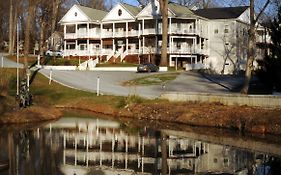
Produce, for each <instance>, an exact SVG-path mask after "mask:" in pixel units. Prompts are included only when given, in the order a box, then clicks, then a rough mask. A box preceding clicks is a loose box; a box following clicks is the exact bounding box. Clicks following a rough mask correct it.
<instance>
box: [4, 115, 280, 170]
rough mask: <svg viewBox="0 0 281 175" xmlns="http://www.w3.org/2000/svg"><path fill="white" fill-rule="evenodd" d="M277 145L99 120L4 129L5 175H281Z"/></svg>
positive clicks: (66, 119) (70, 119) (69, 118)
mask: <svg viewBox="0 0 281 175" xmlns="http://www.w3.org/2000/svg"><path fill="white" fill-rule="evenodd" d="M280 149H281V148H280V145H279V144H276V143H274V144H272V143H263V142H259V141H251V142H247V141H245V140H244V139H237V138H235V139H233V138H224V137H220V136H206V135H202V134H196V133H193V132H187V131H179V130H173V129H161V130H160V129H159V130H157V129H151V128H149V127H143V126H142V127H132V126H128V125H124V124H122V123H121V122H117V121H113V120H106V119H101V118H81V117H80V118H79V119H78V118H75V117H73V116H66V117H64V118H61V119H60V120H58V121H56V122H52V123H48V124H45V125H43V126H40V127H38V128H36V127H35V128H34V129H18V130H15V129H13V130H12V129H2V130H1V134H0V164H1V166H0V174H1V175H2V174H3V175H14V174H19V175H45V174H46V175H47V174H48V175H50V174H51V175H63V174H64V175H107V174H108V175H115V174H116V175H118V174H120V175H122V174H239V175H244V174H245V175H246V174H256V175H275V174H276V175H280V174H281V170H280V169H281V150H280Z"/></svg>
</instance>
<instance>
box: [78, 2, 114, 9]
mask: <svg viewBox="0 0 281 175" xmlns="http://www.w3.org/2000/svg"><path fill="white" fill-rule="evenodd" d="M77 1H78V2H79V4H80V5H83V6H87V7H91V8H94V9H99V10H104V9H105V5H104V1H103V0H77ZM111 3H112V2H111ZM111 5H112V4H111Z"/></svg>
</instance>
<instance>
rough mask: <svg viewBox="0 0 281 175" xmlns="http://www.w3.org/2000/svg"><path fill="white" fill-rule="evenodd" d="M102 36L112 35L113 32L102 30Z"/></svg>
mask: <svg viewBox="0 0 281 175" xmlns="http://www.w3.org/2000/svg"><path fill="white" fill-rule="evenodd" d="M102 37H103V38H106V37H113V32H112V31H111V30H109V31H108V30H102Z"/></svg>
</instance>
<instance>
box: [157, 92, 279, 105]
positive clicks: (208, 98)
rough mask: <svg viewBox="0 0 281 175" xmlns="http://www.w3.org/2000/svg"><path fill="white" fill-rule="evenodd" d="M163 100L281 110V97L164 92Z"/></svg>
mask: <svg viewBox="0 0 281 175" xmlns="http://www.w3.org/2000/svg"><path fill="white" fill-rule="evenodd" d="M160 98H163V99H168V100H170V101H190V102H218V103H222V104H224V105H239V106H243V105H247V106H254V107H270V108H281V96H277V95H242V94H208V93H182V92H164V93H162V94H161V97H160Z"/></svg>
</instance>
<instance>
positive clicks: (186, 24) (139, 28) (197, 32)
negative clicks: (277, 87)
mask: <svg viewBox="0 0 281 175" xmlns="http://www.w3.org/2000/svg"><path fill="white" fill-rule="evenodd" d="M249 12H250V11H249V7H246V6H243V7H226V8H210V9H198V10H191V9H189V8H188V7H185V6H181V5H179V4H176V3H169V4H168V57H169V66H176V67H184V68H185V69H187V70H190V69H201V68H205V69H211V70H213V71H215V72H217V73H233V72H235V71H239V70H241V69H244V68H245V62H246V57H247V40H248V27H249ZM60 24H61V25H63V26H64V55H65V56H80V57H89V58H90V57H91V58H94V59H98V60H99V61H105V62H107V61H109V62H110V61H111V62H133V63H141V62H155V63H158V62H159V61H160V54H161V45H162V17H161V12H160V5H159V2H158V1H157V0H152V1H151V2H150V3H149V4H148V5H146V6H145V7H143V8H141V7H135V6H132V5H128V4H123V3H119V4H117V5H116V6H115V7H114V8H113V9H112V10H111V11H110V12H105V11H101V10H96V9H91V8H88V7H83V6H80V5H74V6H73V7H72V8H71V9H70V10H69V11H68V12H67V13H66V15H65V16H64V17H63V18H62V19H61V21H60Z"/></svg>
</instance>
